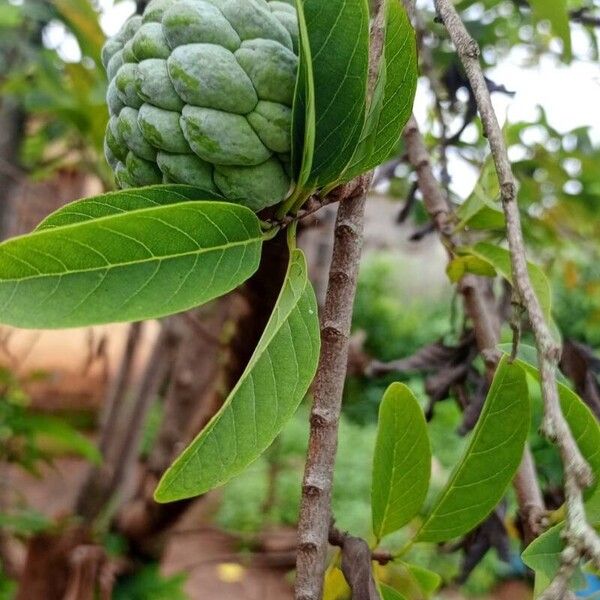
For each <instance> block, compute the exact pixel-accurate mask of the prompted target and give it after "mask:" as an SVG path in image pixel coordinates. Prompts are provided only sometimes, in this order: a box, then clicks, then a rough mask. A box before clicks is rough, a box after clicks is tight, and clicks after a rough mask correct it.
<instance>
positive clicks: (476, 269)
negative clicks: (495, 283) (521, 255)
mask: <svg viewBox="0 0 600 600" xmlns="http://www.w3.org/2000/svg"><path fill="white" fill-rule="evenodd" d="M446 273H447V274H448V279H450V281H451V282H452V283H457V282H458V281H460V280H461V279H462V277H463V275H465V273H473V274H475V275H482V276H484V277H494V276H495V275H496V269H494V267H493V266H492V265H491V264H490V263H489V262H488V261H487V260H483V259H482V258H479V257H478V256H475V255H473V254H462V255H460V256H456V257H454V258H453V259H452V260H451V261H450V262H449V263H448V266H447V267H446Z"/></svg>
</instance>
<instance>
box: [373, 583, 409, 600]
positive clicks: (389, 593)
mask: <svg viewBox="0 0 600 600" xmlns="http://www.w3.org/2000/svg"><path fill="white" fill-rule="evenodd" d="M378 585H379V591H380V592H381V600H406V596H404V595H402V594H401V593H400V592H399V591H398V590H395V589H394V588H393V587H390V586H389V585H386V584H385V583H379V584H378Z"/></svg>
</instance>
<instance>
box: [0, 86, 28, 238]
mask: <svg viewBox="0 0 600 600" xmlns="http://www.w3.org/2000/svg"><path fill="white" fill-rule="evenodd" d="M24 127H25V113H24V111H23V108H22V107H21V105H20V104H19V102H18V101H17V100H16V99H14V98H11V97H10V96H5V97H4V98H2V99H1V100H0V240H2V239H4V238H5V237H6V235H7V231H8V229H9V221H10V213H9V209H10V203H9V198H10V195H11V193H12V190H13V188H14V187H15V184H16V183H17V182H19V181H20V179H21V177H22V175H21V170H20V168H19V166H18V164H19V161H18V156H19V149H20V147H21V140H22V138H23V130H24Z"/></svg>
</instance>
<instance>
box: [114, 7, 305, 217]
mask: <svg viewBox="0 0 600 600" xmlns="http://www.w3.org/2000/svg"><path fill="white" fill-rule="evenodd" d="M292 1H293V0H292ZM292 1H290V2H286V1H282V0H273V1H270V2H267V0H151V2H149V4H148V5H147V7H146V10H145V11H144V14H143V15H141V16H140V15H135V16H133V17H131V18H130V19H129V20H128V21H127V22H126V23H125V24H124V26H123V27H122V29H121V31H120V32H119V33H118V34H117V35H116V36H115V37H113V38H111V39H109V40H108V41H107V42H106V44H105V45H104V48H103V51H102V61H103V63H104V66H105V68H106V72H107V75H108V80H109V85H108V91H107V103H108V108H109V113H110V120H109V122H108V126H107V129H106V136H105V144H104V146H105V154H106V159H107V160H108V162H109V164H110V165H111V167H112V168H113V170H114V173H115V178H116V180H117V183H118V185H119V186H120V187H123V188H124V187H132V186H142V185H151V184H154V183H163V182H164V183H186V184H189V185H194V186H197V187H201V188H204V189H206V190H209V191H212V192H215V193H219V194H221V195H223V196H224V197H225V198H227V199H228V200H232V201H237V202H240V203H243V204H245V205H246V206H249V207H250V208H252V209H253V210H261V209H262V208H265V207H267V206H271V205H273V204H276V203H277V202H280V201H281V200H282V199H283V198H284V197H285V195H286V194H287V192H288V190H289V187H290V178H289V172H288V170H289V164H290V143H291V139H290V136H291V115H292V109H291V107H292V100H293V95H294V86H295V80H296V71H297V68H298V57H297V53H298V23H297V18H296V10H295V8H294V6H293V4H292Z"/></svg>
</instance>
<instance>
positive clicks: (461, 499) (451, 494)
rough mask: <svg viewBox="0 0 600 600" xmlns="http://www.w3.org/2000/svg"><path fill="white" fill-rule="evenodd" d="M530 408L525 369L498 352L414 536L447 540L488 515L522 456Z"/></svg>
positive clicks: (426, 539) (469, 528) (431, 540)
mask: <svg viewBox="0 0 600 600" xmlns="http://www.w3.org/2000/svg"><path fill="white" fill-rule="evenodd" d="M529 413H530V411H529V397H528V391H527V382H526V379H525V372H524V371H523V369H522V368H521V367H519V366H518V365H514V364H513V365H511V364H510V363H509V362H508V359H507V357H503V358H502V360H501V361H500V364H499V365H498V368H497V370H496V374H495V376H494V381H493V382H492V386H491V388H490V391H489V393H488V396H487V398H486V401H485V404H484V407H483V411H482V413H481V416H480V417H479V421H478V422H477V426H476V427H475V431H474V432H473V434H472V438H471V441H470V443H469V446H468V447H467V449H466V451H465V453H464V455H463V456H462V458H461V460H460V462H459V463H458V465H457V467H456V469H455V470H454V472H453V473H452V475H451V476H450V479H449V480H448V482H447V483H446V486H445V488H444V489H443V491H442V492H441V493H440V495H439V496H438V498H437V499H436V501H435V502H434V504H433V507H432V508H431V511H430V512H429V515H428V516H427V517H426V518H425V521H424V523H423V525H422V527H421V530H420V531H419V532H418V533H417V536H416V539H417V540H418V541H429V542H441V541H445V540H449V539H452V538H454V537H457V536H459V535H462V534H464V533H467V532H468V531H470V530H471V529H473V527H475V526H476V525H478V524H479V523H481V521H483V520H484V519H485V518H486V517H487V516H488V515H489V514H490V512H491V511H492V510H493V508H494V507H495V506H496V504H497V503H498V501H499V500H500V498H502V495H503V494H504V492H505V491H506V487H507V486H508V484H509V482H510V480H511V479H512V477H513V475H514V474H515V472H516V470H517V468H518V466H519V463H520V461H521V455H522V454H523V447H524V444H525V440H526V438H527V432H528V431H529V418H530V415H529Z"/></svg>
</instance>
